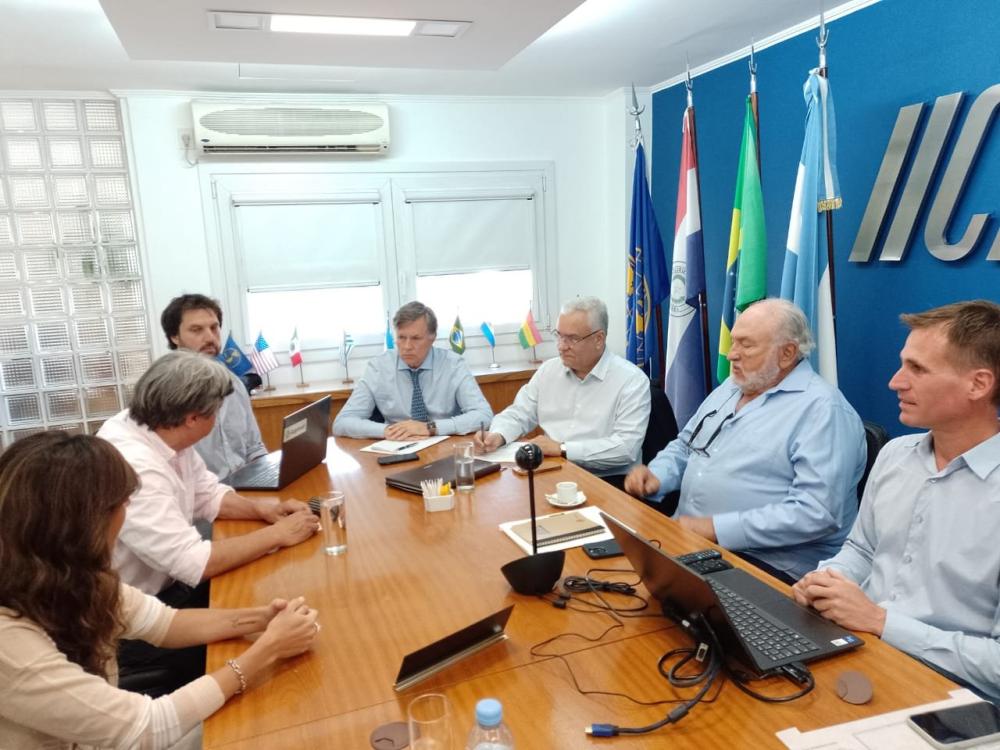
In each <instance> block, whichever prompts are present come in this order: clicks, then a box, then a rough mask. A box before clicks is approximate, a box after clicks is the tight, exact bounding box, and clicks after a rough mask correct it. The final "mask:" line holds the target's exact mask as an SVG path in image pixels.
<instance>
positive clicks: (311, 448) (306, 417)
mask: <svg viewBox="0 0 1000 750" xmlns="http://www.w3.org/2000/svg"><path fill="white" fill-rule="evenodd" d="M331 401H332V399H331V398H330V397H329V396H324V397H323V398H321V399H319V400H318V401H313V402H312V403H311V404H309V405H308V406H303V407H302V408H301V409H299V410H298V411H295V412H292V413H291V414H289V415H288V416H287V417H285V418H284V420H283V423H282V428H281V450H278V451H272V452H271V453H268V454H267V455H266V456H261V457H260V458H258V459H255V460H253V461H251V462H250V463H248V464H247V465H246V466H242V467H240V468H239V469H237V470H236V471H234V472H233V473H232V474H230V475H229V476H228V477H226V478H225V479H223V480H222V483H223V484H228V485H229V486H230V487H232V488H233V489H234V490H280V489H281V488H282V487H284V486H286V485H288V484H291V483H292V482H294V481H295V480H296V479H298V478H299V477H300V476H302V475H303V474H305V473H306V472H307V471H309V470H310V469H311V468H313V467H314V466H316V465H317V464H319V463H321V462H322V461H323V459H324V458H326V439H327V437H328V436H329V434H330V404H331Z"/></svg>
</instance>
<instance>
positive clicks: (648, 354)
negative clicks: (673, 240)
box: [625, 143, 670, 381]
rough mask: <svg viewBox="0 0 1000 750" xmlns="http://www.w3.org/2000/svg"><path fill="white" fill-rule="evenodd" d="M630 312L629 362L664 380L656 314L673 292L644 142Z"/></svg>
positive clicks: (638, 160)
mask: <svg viewBox="0 0 1000 750" xmlns="http://www.w3.org/2000/svg"><path fill="white" fill-rule="evenodd" d="M625 286H626V290H625V294H626V300H625V308H626V313H627V316H628V317H627V331H626V334H625V335H626V341H627V344H626V352H625V355H626V357H627V359H628V360H629V362H634V363H635V364H636V365H638V366H639V367H641V368H642V369H643V370H645V371H646V372H647V373H648V374H649V377H650V378H652V379H653V380H661V381H662V379H663V372H662V371H661V369H660V352H661V350H662V340H663V338H662V332H661V331H660V330H659V328H658V327H657V325H656V320H655V315H654V314H653V311H654V310H656V308H657V307H658V306H659V305H660V303H661V302H663V300H665V299H666V298H667V296H668V295H669V293H670V287H669V276H668V275H667V261H666V256H665V255H664V252H663V240H662V239H661V238H660V229H659V227H658V226H657V225H656V216H655V214H654V213H653V201H652V200H651V199H650V197H649V184H648V183H647V181H646V153H645V151H644V150H643V147H642V143H640V144H639V145H638V146H637V147H636V150H635V174H634V175H633V178H632V224H631V229H630V231H629V255H628V270H627V272H626V276H625Z"/></svg>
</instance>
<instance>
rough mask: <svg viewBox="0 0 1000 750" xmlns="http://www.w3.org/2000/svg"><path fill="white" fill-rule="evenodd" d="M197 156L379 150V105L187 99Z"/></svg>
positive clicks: (383, 135)
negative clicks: (190, 100) (192, 123)
mask: <svg viewBox="0 0 1000 750" xmlns="http://www.w3.org/2000/svg"><path fill="white" fill-rule="evenodd" d="M191 114H192V117H193V119H194V138H195V145H196V146H197V148H198V150H199V151H200V152H201V153H203V154H383V153H385V152H387V151H388V150H389V108H388V107H387V106H386V105H385V104H285V103H280V104H279V103H274V104H269V103H255V102H220V101H210V100H195V101H192V102H191Z"/></svg>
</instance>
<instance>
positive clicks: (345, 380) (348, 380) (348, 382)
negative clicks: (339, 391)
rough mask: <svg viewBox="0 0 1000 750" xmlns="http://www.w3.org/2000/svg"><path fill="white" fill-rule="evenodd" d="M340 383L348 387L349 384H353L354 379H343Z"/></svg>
mask: <svg viewBox="0 0 1000 750" xmlns="http://www.w3.org/2000/svg"><path fill="white" fill-rule="evenodd" d="M340 382H341V383H343V384H344V385H350V384H351V383H353V382H354V378H344V379H343V380H341V381H340Z"/></svg>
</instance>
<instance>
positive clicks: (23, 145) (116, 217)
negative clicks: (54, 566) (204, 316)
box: [0, 98, 151, 446]
mask: <svg viewBox="0 0 1000 750" xmlns="http://www.w3.org/2000/svg"><path fill="white" fill-rule="evenodd" d="M125 153H126V152H125V139H124V135H123V133H122V126H121V114H120V111H119V108H118V103H117V102H116V101H113V100H90V99H80V100H72V99H58V100H56V99H53V100H49V99H17V98H0V398H2V403H0V438H2V444H3V446H7V445H10V443H11V442H13V441H14V440H16V439H18V438H19V437H23V436H24V435H28V434H31V433H32V432H38V431H40V430H44V429H62V430H72V431H74V432H89V433H93V432H95V431H96V430H97V428H98V427H100V425H101V423H102V422H103V421H104V420H105V419H107V418H108V417H109V416H111V415H113V414H115V413H116V412H118V411H119V410H120V409H122V408H123V406H124V405H125V404H126V403H127V401H128V398H129V394H130V390H131V387H132V384H133V383H134V382H135V381H136V380H137V379H138V377H139V375H141V374H142V372H143V371H144V370H145V369H146V367H148V365H149V363H150V358H151V350H150V331H149V324H148V321H147V316H146V304H145V299H144V293H143V286H142V268H141V264H140V258H139V251H138V247H137V245H136V229H135V218H134V212H133V210H132V196H131V191H130V187H129V180H128V172H127V168H126V161H125Z"/></svg>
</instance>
